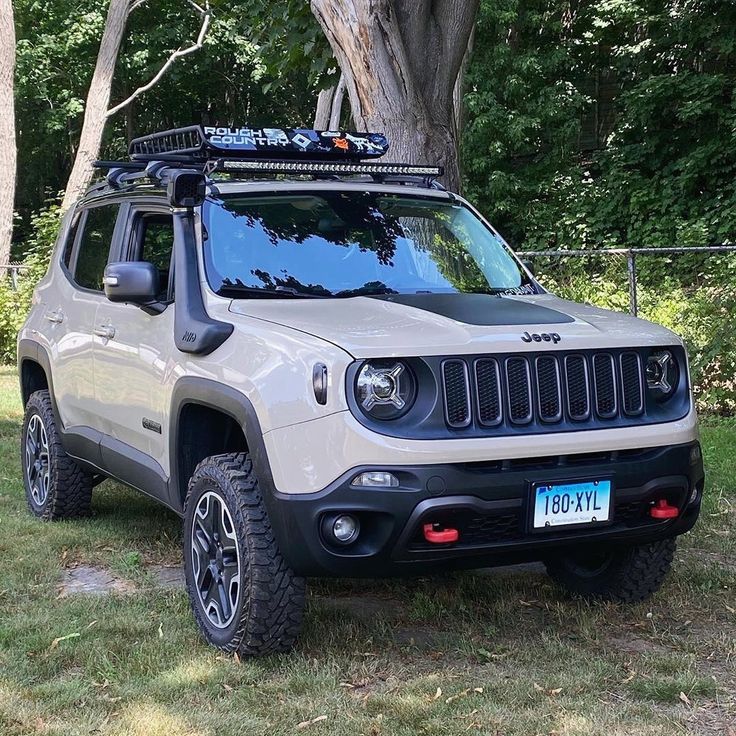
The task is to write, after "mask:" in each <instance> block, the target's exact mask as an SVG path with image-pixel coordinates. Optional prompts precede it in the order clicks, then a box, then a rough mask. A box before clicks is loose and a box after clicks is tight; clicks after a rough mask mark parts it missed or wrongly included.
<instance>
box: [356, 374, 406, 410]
mask: <svg viewBox="0 0 736 736" xmlns="http://www.w3.org/2000/svg"><path fill="white" fill-rule="evenodd" d="M355 392H356V398H357V400H358V405H359V406H360V408H361V410H362V411H363V412H364V413H365V414H367V415H368V416H370V417H373V418H374V419H396V418H397V417H400V416H402V415H403V414H406V412H407V411H409V409H410V408H411V405H412V404H413V403H414V397H415V394H416V382H415V380H414V376H413V374H412V372H411V370H410V369H409V367H408V366H407V365H406V364H404V363H402V362H401V361H380V362H378V361H377V362H373V363H366V364H365V365H364V366H363V367H362V368H361V369H360V373H358V378H357V381H356V386H355Z"/></svg>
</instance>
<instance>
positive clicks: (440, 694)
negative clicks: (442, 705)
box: [432, 687, 442, 700]
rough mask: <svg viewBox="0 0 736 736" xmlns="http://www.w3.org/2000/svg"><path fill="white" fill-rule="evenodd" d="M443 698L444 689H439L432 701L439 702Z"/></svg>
mask: <svg viewBox="0 0 736 736" xmlns="http://www.w3.org/2000/svg"><path fill="white" fill-rule="evenodd" d="M441 697H442V688H441V687H438V688H437V692H436V693H435V694H434V697H433V698H432V700H439V699H440V698H441Z"/></svg>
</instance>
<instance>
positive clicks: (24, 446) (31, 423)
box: [20, 390, 94, 521]
mask: <svg viewBox="0 0 736 736" xmlns="http://www.w3.org/2000/svg"><path fill="white" fill-rule="evenodd" d="M20 452H21V465H22V468H23V484H24V485H25V490H26V501H27V502H28V508H29V509H30V510H31V511H32V512H33V513H34V514H35V515H36V516H38V517H40V518H41V519H45V520H47V521H53V520H56V519H70V518H74V517H77V516H86V515H87V514H88V513H89V507H90V502H91V500H92V487H93V485H94V479H93V476H92V475H91V474H90V473H88V472H86V471H85V470H82V468H81V467H80V466H79V465H78V464H77V463H76V462H75V461H74V460H73V459H72V458H70V457H69V455H67V454H66V452H65V451H64V448H63V447H62V444H61V436H60V434H59V430H58V427H57V426H56V420H55V418H54V412H53V408H52V405H51V396H50V395H49V392H48V391H45V390H44V391H36V392H35V393H33V394H31V396H30V398H29V399H28V403H27V404H26V412H25V417H24V419H23V430H22V434H21V449H20Z"/></svg>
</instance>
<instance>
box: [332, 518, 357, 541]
mask: <svg viewBox="0 0 736 736" xmlns="http://www.w3.org/2000/svg"><path fill="white" fill-rule="evenodd" d="M359 532H360V522H359V521H358V520H357V519H356V518H355V517H354V516H351V515H350V514H341V515H340V516H338V517H337V518H336V519H335V521H333V522H332V536H333V537H334V538H335V539H336V540H337V541H338V542H339V543H340V544H350V542H352V541H353V540H354V539H355V538H356V537H357V536H358V533H359Z"/></svg>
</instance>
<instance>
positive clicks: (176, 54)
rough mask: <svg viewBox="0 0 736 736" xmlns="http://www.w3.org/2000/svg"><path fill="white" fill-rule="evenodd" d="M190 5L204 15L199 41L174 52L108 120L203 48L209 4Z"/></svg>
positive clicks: (207, 26) (107, 116)
mask: <svg viewBox="0 0 736 736" xmlns="http://www.w3.org/2000/svg"><path fill="white" fill-rule="evenodd" d="M188 2H189V4H190V5H192V6H193V7H194V8H195V9H196V10H197V12H198V13H200V14H201V15H202V26H201V27H200V29H199V34H198V35H197V40H196V41H195V42H194V43H193V44H192V45H191V46H187V47H186V48H185V49H177V50H176V51H174V52H173V53H172V54H171V56H169V58H168V59H167V60H166V61H165V62H164V64H163V66H162V67H161V68H160V69H159V70H158V72H156V74H155V75H154V76H153V78H152V79H151V80H150V81H148V82H147V83H146V84H144V85H143V86H141V87H138V89H137V90H135V92H133V93H132V94H131V95H130V96H129V97H128V98H126V99H125V100H123V101H122V102H121V103H120V104H118V105H115V107H111V108H110V109H109V110H108V111H107V113H106V114H105V117H106V118H110V117H112V116H113V115H114V114H115V113H116V112H120V110H122V109H123V108H125V107H127V106H128V105H130V103H131V102H133V100H135V99H136V97H140V96H141V95H142V94H143V93H144V92H148V90H149V89H151V88H152V87H155V86H156V84H158V82H159V80H160V79H161V77H163V76H164V74H166V72H167V71H168V69H169V67H170V66H171V65H172V64H173V63H174V62H175V61H176V60H177V59H181V58H182V57H183V56H188V55H189V54H193V53H194V52H195V51H199V49H201V48H202V46H203V45H204V39H205V37H206V36H207V31H208V30H209V27H210V19H211V17H212V14H211V11H210V6H209V2H207V3H206V4H205V6H204V8H201V7H200V6H199V5H197V4H196V3H194V2H192V0H188Z"/></svg>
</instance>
